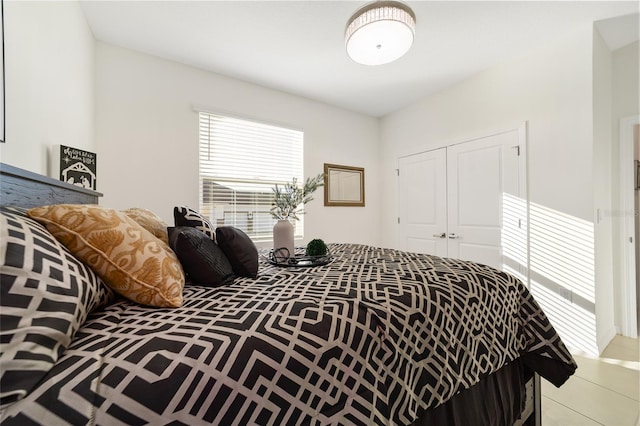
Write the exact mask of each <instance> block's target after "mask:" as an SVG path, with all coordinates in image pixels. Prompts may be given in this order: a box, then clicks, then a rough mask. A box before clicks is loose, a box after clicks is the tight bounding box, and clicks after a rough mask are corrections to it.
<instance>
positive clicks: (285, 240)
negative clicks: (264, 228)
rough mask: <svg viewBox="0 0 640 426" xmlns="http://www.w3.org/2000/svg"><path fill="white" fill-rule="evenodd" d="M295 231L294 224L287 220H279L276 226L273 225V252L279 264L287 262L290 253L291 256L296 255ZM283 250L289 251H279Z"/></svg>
mask: <svg viewBox="0 0 640 426" xmlns="http://www.w3.org/2000/svg"><path fill="white" fill-rule="evenodd" d="M293 230H294V227H293V224H292V223H291V222H289V220H287V219H278V221H277V222H276V224H275V225H273V251H274V255H275V256H276V259H277V260H278V262H280V261H285V260H287V253H289V256H294V255H295V252H294V245H293V244H294V243H293ZM282 248H285V249H286V250H287V251H285V250H279V249H282ZM278 250H279V251H278Z"/></svg>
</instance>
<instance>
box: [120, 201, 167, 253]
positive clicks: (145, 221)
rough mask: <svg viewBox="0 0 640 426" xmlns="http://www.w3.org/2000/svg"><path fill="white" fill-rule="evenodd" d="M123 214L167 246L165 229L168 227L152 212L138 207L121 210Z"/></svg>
mask: <svg viewBox="0 0 640 426" xmlns="http://www.w3.org/2000/svg"><path fill="white" fill-rule="evenodd" d="M123 213H125V214H126V215H127V216H129V217H130V218H131V219H133V220H135V221H136V222H137V223H138V225H140V226H142V227H143V228H144V229H146V230H147V231H149V232H151V233H152V234H153V235H154V236H156V237H158V238H160V239H161V240H162V242H163V243H165V244H166V245H169V236H168V234H167V227H168V226H169V225H167V224H166V223H165V222H164V221H163V220H162V219H160V217H158V215H156V214H155V213H154V212H152V211H151V210H147V209H143V208H140V207H132V208H130V209H126V210H123Z"/></svg>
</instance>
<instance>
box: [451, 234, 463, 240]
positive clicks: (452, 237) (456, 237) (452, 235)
mask: <svg viewBox="0 0 640 426" xmlns="http://www.w3.org/2000/svg"><path fill="white" fill-rule="evenodd" d="M458 238H462V237H461V236H460V235H456V234H454V233H451V234H449V239H450V240H457V239H458Z"/></svg>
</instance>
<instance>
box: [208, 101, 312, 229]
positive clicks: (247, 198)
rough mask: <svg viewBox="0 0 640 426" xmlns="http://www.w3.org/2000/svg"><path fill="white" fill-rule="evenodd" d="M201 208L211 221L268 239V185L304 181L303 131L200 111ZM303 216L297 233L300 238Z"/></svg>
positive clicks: (271, 219)
mask: <svg viewBox="0 0 640 426" xmlns="http://www.w3.org/2000/svg"><path fill="white" fill-rule="evenodd" d="M199 123H200V124H199V129H200V212H201V213H202V214H203V215H206V216H208V217H209V219H210V220H211V222H212V223H213V224H214V225H215V226H234V227H236V228H239V229H242V230H243V231H245V232H246V233H247V234H248V235H249V236H250V237H251V238H252V239H254V240H256V241H267V240H271V239H272V236H273V225H274V224H275V219H273V218H272V217H271V213H269V210H270V209H271V201H272V198H273V191H272V188H273V187H274V186H275V185H276V184H279V185H283V184H285V183H286V182H289V181H291V180H292V179H293V178H294V177H295V178H297V179H298V181H302V178H303V170H302V161H303V160H302V145H303V136H304V134H303V132H300V131H297V130H291V129H285V128H282V127H277V126H271V125H268V124H263V123H256V122H252V121H247V120H241V119H238V118H233V117H224V116H221V115H216V114H210V113H205V112H200V113H199ZM302 230H303V223H302V219H301V220H299V221H297V223H296V230H295V235H296V237H302Z"/></svg>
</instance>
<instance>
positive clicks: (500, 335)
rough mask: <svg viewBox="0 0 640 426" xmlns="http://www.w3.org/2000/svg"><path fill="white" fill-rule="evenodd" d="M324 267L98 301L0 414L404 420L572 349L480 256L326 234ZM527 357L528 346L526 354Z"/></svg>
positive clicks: (514, 284)
mask: <svg viewBox="0 0 640 426" xmlns="http://www.w3.org/2000/svg"><path fill="white" fill-rule="evenodd" d="M330 250H331V252H332V254H333V256H334V260H333V262H332V263H330V264H329V265H326V266H323V267H317V268H279V267H276V266H272V265H270V264H268V263H267V262H266V261H265V260H264V259H262V260H261V263H260V270H259V276H258V278H257V279H249V278H241V279H240V278H239V279H236V281H235V283H234V284H233V285H230V286H226V287H220V288H206V287H199V286H191V285H187V286H186V287H185V290H184V296H185V303H184V306H182V307H181V308H176V309H158V308H147V307H143V306H140V305H137V304H135V303H132V302H128V301H125V300H118V301H117V302H115V303H113V304H111V305H109V306H107V307H104V308H102V309H101V310H99V311H96V312H94V313H92V314H91V315H90V316H89V318H88V320H87V321H86V322H85V324H84V325H83V326H82V327H81V328H80V329H79V331H78V332H77V333H76V335H75V338H74V340H73V342H72V343H71V345H70V347H69V348H68V349H67V350H66V351H65V353H64V354H63V356H62V357H61V358H60V359H59V360H58V362H57V364H56V365H55V366H54V367H53V369H52V370H51V371H50V372H49V374H48V375H47V376H46V378H45V379H44V381H43V382H42V383H41V384H40V385H39V386H38V387H37V388H36V389H35V390H33V391H32V392H31V393H30V394H29V395H27V396H26V397H24V399H22V400H20V401H18V402H17V403H15V404H13V405H11V406H10V407H9V408H8V409H7V410H6V411H5V412H4V413H3V420H4V421H3V424H25V423H27V420H31V421H33V422H36V423H41V424H49V425H51V424H66V423H68V424H82V425H84V424H99V425H116V424H153V425H156V424H163V425H164V424H172V425H179V424H185V425H197V424H205V423H207V424H220V425H232V424H238V425H246V424H275V425H280V424H322V425H324V424H361V425H370V424H390V423H392V424H410V423H411V422H413V421H414V420H415V419H417V418H418V417H419V416H420V415H421V413H423V412H424V410H426V409H428V408H430V407H435V406H437V405H439V404H441V403H443V402H445V401H447V400H448V399H449V398H450V397H452V396H453V395H455V394H456V393H457V392H459V391H460V390H462V389H465V388H468V387H470V386H472V385H474V384H476V383H477V382H478V381H480V380H481V379H482V378H483V377H485V376H487V375H489V374H491V373H493V372H495V371H496V370H498V369H499V368H500V367H502V366H503V365H505V364H507V363H509V362H511V361H513V360H515V359H516V358H518V357H519V356H520V355H522V354H525V353H527V354H529V355H528V356H529V357H533V358H535V359H536V360H537V362H536V364H538V365H545V364H549V365H551V366H552V368H549V369H542V370H541V373H542V374H543V376H544V375H547V376H548V377H546V378H547V379H549V380H551V381H552V382H554V383H556V384H558V385H559V384H561V383H562V382H564V381H565V380H566V379H567V378H568V377H569V376H570V375H571V374H572V373H573V371H574V370H575V367H576V366H575V362H574V361H573V358H572V357H571V355H570V354H569V352H568V351H567V350H566V348H565V346H564V345H563V343H562V342H561V340H560V338H559V337H558V335H557V334H556V332H555V331H554V329H553V327H551V325H550V324H549V322H548V320H547V318H546V317H545V315H544V313H543V312H542V311H541V310H540V308H539V306H538V305H537V303H536V302H535V300H534V299H533V298H532V296H531V294H530V293H529V291H528V290H527V289H526V288H525V287H524V285H522V283H520V282H519V281H518V280H517V279H515V278H514V277H512V276H510V275H508V274H506V273H502V272H500V271H497V270H495V269H492V268H490V267H488V266H483V265H479V264H476V263H471V262H465V261H459V260H453V259H444V258H439V257H434V256H427V255H420V254H414V253H406V252H401V251H397V250H392V249H381V248H374V247H370V246H364V245H353V244H333V245H330ZM533 358H532V359H533Z"/></svg>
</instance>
